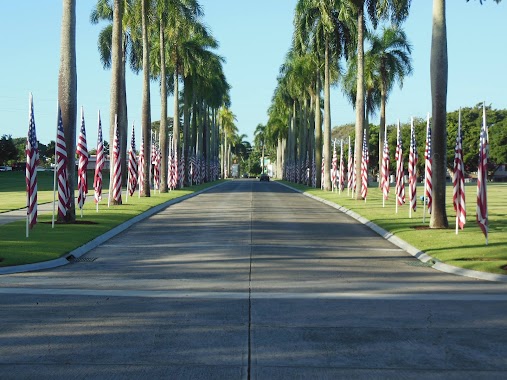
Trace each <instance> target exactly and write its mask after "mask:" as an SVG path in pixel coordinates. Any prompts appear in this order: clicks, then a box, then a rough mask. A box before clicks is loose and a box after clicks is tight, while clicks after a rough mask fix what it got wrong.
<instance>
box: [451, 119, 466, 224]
mask: <svg viewBox="0 0 507 380" xmlns="http://www.w3.org/2000/svg"><path fill="white" fill-rule="evenodd" d="M453 170H454V173H453V176H452V202H453V205H454V211H456V233H458V227H459V228H461V229H463V227H465V223H466V206H465V168H464V165H463V146H462V137H461V109H460V110H459V117H458V134H457V136H456V146H455V148H454V167H453Z"/></svg>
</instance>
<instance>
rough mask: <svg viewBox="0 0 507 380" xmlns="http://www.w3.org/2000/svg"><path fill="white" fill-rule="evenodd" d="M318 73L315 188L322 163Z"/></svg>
mask: <svg viewBox="0 0 507 380" xmlns="http://www.w3.org/2000/svg"><path fill="white" fill-rule="evenodd" d="M321 90H322V89H321V80H320V73H319V72H317V91H316V95H315V174H316V175H317V189H320V185H321V183H322V182H321V181H322V179H323V178H321V174H322V173H321V170H320V167H321V164H322V122H321V119H322V115H321V113H320V92H321Z"/></svg>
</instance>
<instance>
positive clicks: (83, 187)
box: [76, 107, 88, 217]
mask: <svg viewBox="0 0 507 380" xmlns="http://www.w3.org/2000/svg"><path fill="white" fill-rule="evenodd" d="M76 153H77V155H78V157H79V162H78V167H77V188H78V196H77V204H78V206H79V208H80V209H81V217H82V216H83V214H82V212H83V206H84V203H85V200H86V194H88V180H87V178H86V170H87V168H88V146H87V143H86V130H85V120H84V111H83V107H81V129H80V131H79V137H78V140H77V147H76Z"/></svg>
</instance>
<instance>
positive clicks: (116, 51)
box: [90, 0, 138, 190]
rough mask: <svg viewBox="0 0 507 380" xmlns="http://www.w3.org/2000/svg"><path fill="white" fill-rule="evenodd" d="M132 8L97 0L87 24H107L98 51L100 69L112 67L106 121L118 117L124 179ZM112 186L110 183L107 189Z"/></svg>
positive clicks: (127, 1) (127, 2)
mask: <svg viewBox="0 0 507 380" xmlns="http://www.w3.org/2000/svg"><path fill="white" fill-rule="evenodd" d="M131 9H132V1H131V0H114V1H113V2H112V1H111V0H97V4H96V5H95V7H94V8H93V9H92V12H91V14H90V22H91V23H92V24H97V23H98V22H99V21H100V20H106V21H109V22H110V24H108V25H107V26H106V27H105V28H104V29H102V30H101V32H100V34H99V38H98V49H99V54H100V60H101V61H102V65H103V67H104V68H111V67H112V78H111V98H110V114H109V120H110V125H113V124H114V120H115V116H116V115H117V117H118V128H119V132H120V141H121V144H120V151H121V165H122V175H123V179H125V178H126V176H127V170H126V151H127V134H128V133H127V129H128V120H127V92H126V82H125V73H126V62H127V57H128V56H129V52H130V59H131V65H132V67H134V66H133V63H132V62H134V61H135V60H136V57H135V55H134V54H133V50H132V49H131V46H132V38H131V36H130V29H131V28H130V24H131V23H132V21H131V17H132V14H131V13H132V12H131ZM135 71H138V69H135ZM113 134H114V129H113V128H110V131H109V138H110V141H113V139H114V136H113ZM111 169H112V168H111ZM111 185H112V183H111V184H110V186H111ZM110 190H111V189H110Z"/></svg>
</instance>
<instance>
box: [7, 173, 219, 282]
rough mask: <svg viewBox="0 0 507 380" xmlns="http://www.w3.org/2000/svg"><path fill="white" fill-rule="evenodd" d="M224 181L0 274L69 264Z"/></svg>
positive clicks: (173, 200) (153, 208)
mask: <svg viewBox="0 0 507 380" xmlns="http://www.w3.org/2000/svg"><path fill="white" fill-rule="evenodd" d="M224 183H225V182H222V183H219V184H217V185H214V186H210V187H208V188H206V189H203V190H200V191H197V192H195V193H192V194H187V195H184V196H181V197H178V198H174V199H171V200H169V201H167V202H164V203H161V204H159V205H158V206H154V207H152V208H150V209H149V210H146V211H145V212H143V213H142V214H139V215H137V216H135V217H133V218H132V219H129V220H127V221H126V222H124V223H122V224H120V225H118V226H116V227H114V228H113V229H111V230H109V231H108V232H106V233H105V234H103V235H100V236H98V237H96V238H95V239H93V240H90V241H89V242H88V243H86V244H84V245H82V246H80V247H78V248H76V249H75V250H73V251H71V252H69V253H67V254H65V256H63V257H60V258H58V259H54V260H49V261H42V262H40V263H33V264H25V265H14V266H10V267H4V268H0V275H3V274H15V273H23V272H34V271H39V270H44V269H51V268H56V267H60V266H62V265H66V264H69V263H70V262H71V261H72V260H71V259H69V258H70V257H71V256H73V257H74V258H79V257H81V256H83V255H84V254H86V253H88V252H89V251H91V250H92V249H94V248H96V247H98V246H99V245H100V244H103V243H105V242H106V241H108V240H109V239H111V238H113V237H115V236H116V235H118V234H120V233H122V232H123V231H125V230H126V229H128V228H130V227H132V226H133V225H134V224H136V223H138V222H140V221H142V220H144V219H146V218H149V217H150V216H152V215H154V214H156V213H158V212H160V211H162V210H164V209H166V208H167V207H169V206H172V205H174V204H176V203H180V202H183V201H184V200H187V199H189V198H193V197H195V196H197V195H199V194H202V193H204V192H206V191H209V190H211V189H214V188H216V187H218V186H221V185H223V184H224Z"/></svg>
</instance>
